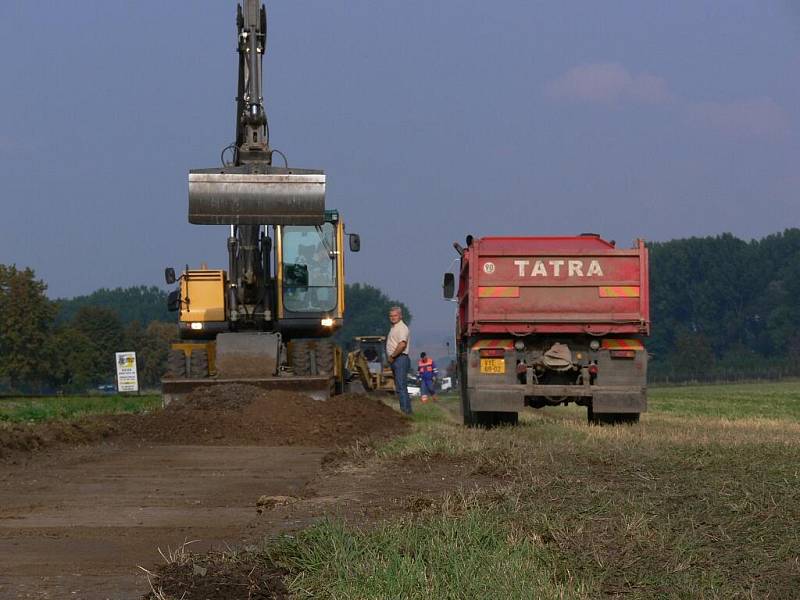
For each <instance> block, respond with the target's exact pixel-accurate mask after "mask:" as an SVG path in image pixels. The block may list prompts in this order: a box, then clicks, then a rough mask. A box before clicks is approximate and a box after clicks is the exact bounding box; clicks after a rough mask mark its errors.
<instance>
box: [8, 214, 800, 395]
mask: <svg viewBox="0 0 800 600" xmlns="http://www.w3.org/2000/svg"><path fill="white" fill-rule="evenodd" d="M649 248H650V291H651V317H652V323H653V325H652V336H651V338H650V340H649V341H648V342H647V347H648V350H649V352H650V353H651V356H652V360H651V362H650V367H649V369H650V376H651V380H655V381H665V380H670V381H682V380H689V379H700V380H712V379H731V378H734V379H737V378H755V377H763V376H769V375H770V374H774V373H782V374H791V375H800V229H787V230H785V231H783V232H781V233H776V234H773V235H769V236H767V237H765V238H762V239H759V240H751V241H744V240H741V239H739V238H737V237H735V236H733V235H731V234H728V233H726V234H723V235H718V236H713V237H703V238H696V237H695V238H688V239H679V240H671V241H668V242H658V243H652V244H649ZM46 290H47V286H46V284H45V282H43V281H41V280H40V279H37V278H36V275H35V273H34V272H33V271H32V270H31V269H27V268H26V269H18V268H17V267H16V266H14V265H2V264H0V391H3V390H5V391H10V390H14V391H28V392H36V391H53V390H63V391H83V390H86V389H87V388H91V387H94V386H96V385H99V384H104V383H111V382H113V381H114V376H115V365H114V352H117V351H121V350H134V351H136V353H137V358H138V361H137V362H138V366H139V377H140V381H141V384H142V386H156V385H157V384H158V381H159V379H160V378H161V375H162V373H163V371H164V367H165V363H166V357H167V352H168V349H169V344H170V342H171V341H172V340H173V339H174V338H175V336H176V334H177V328H176V326H175V319H176V315H175V313H169V312H167V310H166V292H165V291H164V290H161V289H159V288H157V287H146V286H136V287H129V288H117V289H114V290H108V289H101V290H98V291H96V292H94V293H92V294H89V295H86V296H79V297H76V298H71V299H63V300H50V299H48V298H47V296H46ZM345 297H346V309H345V325H344V327H343V328H342V329H341V330H340V331H339V332H338V333H337V334H336V337H335V339H336V341H337V342H338V343H340V344H341V345H343V346H347V345H348V344H349V343H350V341H351V340H352V338H353V336H356V335H383V334H385V333H386V331H387V329H388V323H387V318H386V314H387V312H388V309H389V307H391V306H393V305H400V306H401V307H403V309H404V314H405V318H406V321H407V322H409V321H410V320H411V315H410V313H409V311H408V308H407V307H405V306H404V305H403V304H402V303H401V302H398V301H396V300H393V299H391V298H389V297H388V296H387V295H386V294H384V293H383V292H382V291H381V290H380V289H378V288H376V287H373V286H370V285H366V284H359V283H356V284H352V285H348V286H346V295H345Z"/></svg>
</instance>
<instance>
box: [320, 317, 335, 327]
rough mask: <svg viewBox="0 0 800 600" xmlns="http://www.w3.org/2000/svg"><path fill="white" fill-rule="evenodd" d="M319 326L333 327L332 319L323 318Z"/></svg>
mask: <svg viewBox="0 0 800 600" xmlns="http://www.w3.org/2000/svg"><path fill="white" fill-rule="evenodd" d="M320 325H322V326H323V327H333V319H331V318H330V317H325V318H324V319H322V320H321V321H320Z"/></svg>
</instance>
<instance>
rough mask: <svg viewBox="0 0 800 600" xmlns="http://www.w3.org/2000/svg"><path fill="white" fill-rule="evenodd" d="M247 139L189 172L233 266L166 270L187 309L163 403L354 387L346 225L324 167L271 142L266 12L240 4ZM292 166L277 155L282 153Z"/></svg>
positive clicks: (197, 213)
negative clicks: (344, 329) (248, 390)
mask: <svg viewBox="0 0 800 600" xmlns="http://www.w3.org/2000/svg"><path fill="white" fill-rule="evenodd" d="M236 28H237V50H238V55H239V73H238V85H237V95H236V139H235V142H233V143H232V144H230V145H229V146H227V147H225V148H224V149H223V151H222V155H221V163H222V164H221V165H220V166H217V167H212V168H203V169H192V170H190V171H189V222H190V223H192V224H197V225H224V226H227V228H228V236H227V250H228V261H227V263H228V264H227V270H224V269H209V268H208V267H206V266H201V268H196V269H192V268H189V266H188V265H187V266H186V268H185V269H184V270H183V272H182V273H181V274H180V276H179V277H176V274H175V270H174V269H173V268H171V267H170V268H167V269H166V270H165V279H166V282H167V284H168V285H173V284H175V283H176V282H177V283H178V286H177V288H176V289H174V290H173V291H171V292H170V293H169V295H168V298H167V303H168V307H169V309H170V310H172V311H175V312H178V341H176V342H175V343H173V344H172V346H171V349H170V353H169V357H168V369H167V373H166V375H165V376H164V378H163V379H162V381H161V383H162V392H163V396H164V402H165V403H169V402H170V401H172V400H175V399H177V398H180V397H181V396H184V395H186V394H188V393H190V392H191V391H192V390H194V389H196V388H198V387H204V386H209V385H230V384H233V383H244V384H248V385H254V386H258V387H261V388H265V389H282V390H297V391H302V392H303V393H306V394H309V395H311V396H313V397H317V398H321V399H324V398H327V397H329V396H330V394H332V393H337V392H341V391H343V387H344V382H345V376H344V357H343V355H342V352H341V350H340V349H339V348H338V347H337V346H336V345H335V344H334V343H333V341H332V340H331V336H332V335H333V333H334V332H335V331H336V330H337V329H339V328H340V327H341V325H342V319H343V316H344V301H345V299H344V243H345V238H347V242H348V247H349V249H350V251H352V252H358V251H359V249H360V245H361V242H360V238H359V236H358V235H357V234H347V233H345V227H344V222H343V221H342V219H341V218H340V216H339V213H338V211H336V210H331V209H327V208H326V206H325V183H326V181H325V173H324V172H323V171H321V170H316V169H300V168H295V167H290V166H289V163H288V160H287V159H286V157H285V155H284V154H283V153H282V152H280V151H279V150H277V149H273V148H272V147H271V146H270V138H269V123H268V120H267V113H266V111H265V108H264V100H263V96H262V63H263V58H264V54H265V52H266V45H267V13H266V9H265V7H264V5H263V4H261V3H260V2H259V0H244V2H242V3H237V11H236ZM274 155H278V156H281V157H282V158H283V163H284V164H283V166H274V165H273V164H272V161H273V156H274Z"/></svg>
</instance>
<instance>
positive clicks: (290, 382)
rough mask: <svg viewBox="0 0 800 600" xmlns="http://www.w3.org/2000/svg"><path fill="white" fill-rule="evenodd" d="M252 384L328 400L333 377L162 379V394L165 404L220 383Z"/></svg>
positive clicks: (183, 398) (264, 388) (262, 387)
mask: <svg viewBox="0 0 800 600" xmlns="http://www.w3.org/2000/svg"><path fill="white" fill-rule="evenodd" d="M234 384H235V385H251V386H254V387H258V388H261V389H263V390H282V391H287V392H296V393H298V394H305V395H307V396H310V397H312V398H314V399H315V400H328V399H329V398H330V393H331V378H330V377H326V376H308V377H242V378H236V379H220V378H215V377H210V378H208V377H207V378H198V379H162V380H161V396H162V401H163V404H164V406H166V405H168V404H170V403H171V402H176V401H177V402H180V401H183V400H185V399H186V397H187V396H188V395H189V394H191V393H192V392H193V391H194V390H196V389H198V388H202V387H209V386H218V385H234Z"/></svg>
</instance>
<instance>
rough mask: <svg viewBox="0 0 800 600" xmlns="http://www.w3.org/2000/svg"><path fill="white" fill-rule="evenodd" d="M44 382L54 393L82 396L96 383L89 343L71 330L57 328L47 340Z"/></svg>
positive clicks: (94, 365)
mask: <svg viewBox="0 0 800 600" xmlns="http://www.w3.org/2000/svg"><path fill="white" fill-rule="evenodd" d="M46 351H47V356H48V360H47V362H48V365H49V366H50V370H49V372H48V376H47V381H48V383H49V384H50V386H52V387H53V388H55V389H59V390H62V391H66V392H83V391H85V390H86V389H87V388H89V387H91V386H92V385H93V383H94V382H95V381H96V380H97V379H98V376H97V373H96V360H97V352H96V349H95V346H94V344H93V343H92V340H91V339H90V338H89V337H88V336H87V335H85V334H83V333H81V332H80V331H78V330H77V329H75V328H74V327H70V326H66V327H58V328H57V329H56V330H55V331H53V333H52V334H51V335H50V337H49V339H48V340H47V345H46Z"/></svg>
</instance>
